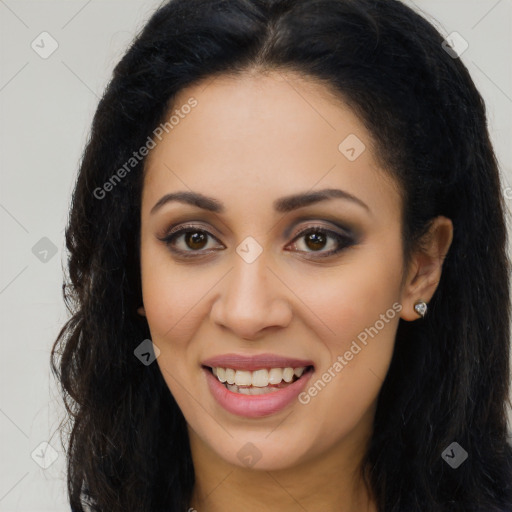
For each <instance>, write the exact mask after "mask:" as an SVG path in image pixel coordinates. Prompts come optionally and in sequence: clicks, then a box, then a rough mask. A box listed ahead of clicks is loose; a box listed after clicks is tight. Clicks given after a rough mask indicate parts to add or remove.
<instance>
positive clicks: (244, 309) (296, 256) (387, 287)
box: [139, 72, 452, 512]
mask: <svg viewBox="0 0 512 512" xmlns="http://www.w3.org/2000/svg"><path fill="white" fill-rule="evenodd" d="M190 97H194V98H195V99H196V100H197V101H198V104H197V106H196V107H195V108H194V109H193V110H192V112H191V113H190V114H188V115H187V116H185V118H184V119H181V120H180V122H179V124H177V125H176V126H175V127H174V128H173V129H172V130H171V131H169V133H168V134H165V135H164V137H163V138H162V140H161V141H159V142H158V144H157V146H156V147H155V148H154V149H153V150H152V151H151V152H150V154H149V156H148V159H147V161H146V170H145V172H146V175H145V182H144V187H143V197H142V209H141V247H140V250H141V274H142V284H143V301H144V304H143V307H141V308H140V309H139V313H140V314H141V315H145V316H146V318H147V321H148V324H149V327H150V331H151V335H152V340H153V343H154V344H155V345H156V346H157V347H158V348H159V350H160V355H159V357H158V358H157V363H158V365H159V368H160V369H161V371H162V374H163V377H164V379H165V381H166V383H167V385H168V386H169V389H170V391H171V392H172V394H173V396H174V397H175V399H176V401H177V402H178V404H179V406H180V408H181V410H182V411H183V414H184V416H185V418H186V420H187V423H188V429H189V436H190V445H191V450H192V457H193V462H194V468H195V473H196V486H195V489H194V495H193V499H192V502H191V506H193V507H195V508H196V509H197V510H199V511H201V512H211V511H220V510H233V509H235V508H236V507H243V510H248V511H252V510H254V511H256V510H262V509H263V510H279V511H281V512H282V511H288V510H289V511H292V510H294V511H296V510H302V509H301V507H303V508H304V510H329V511H331V510H332V511H334V510H336V511H343V512H355V511H359V512H360V511H363V510H369V511H375V510H376V507H375V503H374V502H373V500H372V497H371V495H370V494H369V493H368V492H367V491H366V489H365V488H364V487H363V486H362V485H361V482H360V480H359V479H358V477H357V470H358V467H359V463H360V460H361V457H362V456H363V453H364V451H365V449H366V446H367V443H368V440H369V438H370V436H371V432H372V420H373V416H374V413H375V406H376V402H377V397H378V393H379V390H380V388H381V386H382V382H383V380H384V378H385V375H386V372H387V370H388V367H389V364H390V361H391V357H392V354H393V347H394V340H395V334H396V329H397V326H398V321H399V317H401V318H403V319H404V320H407V321H414V320H417V319H418V318H419V317H418V315H417V314H416V313H415V312H414V309H413V306H414V302H415V301H416V300H417V299H420V298H421V299H423V300H425V302H427V303H428V301H429V300H430V298H431V297H432V295H433V293H434V291H435V288H436V286H437V283H438V281H439V278H440V274H441V269H442V261H443V258H444V256H445V255H446V252H447V251H448V248H449V245H450V243H451V239H452V225H451V222H450V221H449V220H448V219H446V218H443V217H439V218H437V219H436V220H435V222H434V223H433V226H432V228H431V231H430V236H429V237H428V240H427V243H426V245H425V247H424V248H423V249H422V251H421V252H420V251H417V253H415V254H414V257H413V259H412V261H411V264H410V266H409V268H408V269H406V268H404V262H403V256H402V240H401V224H400V219H401V207H402V204H401V199H400V195H399V191H398V188H397V184H396V183H395V182H394V181H393V180H392V179H390V178H389V176H388V174H386V173H385V172H384V171H383V170H382V169H380V168H379V166H378V164H377V158H376V155H375V154H374V152H373V144H372V141H371V137H370V134H369V133H368V132H367V130H366V129H365V128H364V126H363V124H362V122H361V121H360V120H359V119H358V118H357V117H356V116H355V115H354V113H352V111H351V110H350V109H349V108H348V107H346V106H344V104H342V103H341V102H340V101H338V102H335V101H334V99H333V97H332V96H330V95H329V93H328V90H327V89H325V88H324V86H323V85H321V84H318V83H314V82H312V81H307V80H304V79H302V78H301V77H299V76H298V75H295V74H293V73H291V72H286V73H282V72H271V73H269V74H262V73H257V72H255V73H247V74H245V75H243V76H239V77H236V78H234V77H227V76H219V77H216V78H215V79H214V80H213V81H212V80H211V79H210V80H208V81H205V82H203V83H200V84H197V85H195V86H193V87H189V88H186V89H184V90H182V91H181V92H180V94H179V96H178V97H177V98H176V99H175V103H174V108H179V106H180V105H183V104H185V103H186V102H187V101H188V99H189V98H190ZM350 134H356V135H357V137H358V138H359V139H360V140H361V141H363V143H364V144H365V146H366V149H365V151H363V152H362V153H361V155H360V156H359V157H358V158H356V159H355V160H354V161H350V160H349V159H348V158H346V156H345V155H344V154H342V152H340V151H339V149H338V146H339V145H340V143H341V142H342V141H343V140H344V139H345V138H346V137H347V136H348V135H350ZM325 188H336V189H342V190H344V191H346V192H348V193H350V194H352V195H353V196H355V197H357V198H358V199H359V200H361V201H363V202H364V203H365V204H366V205H367V207H368V209H366V208H365V207H362V206H360V205H359V204H357V203H356V202H354V201H350V200H347V199H339V198H336V199H329V200H324V201H321V202H318V203H315V204H312V205H309V206H306V207H303V208H300V209H298V210H295V211H292V212H289V213H286V214H283V213H277V212H276V211H274V209H273V204H272V203H273V201H274V200H275V199H277V198H280V197H282V196H287V195H290V194H293V193H298V192H307V191H312V190H320V189H325ZM177 191H194V192H200V193H203V194H205V195H208V196H211V197H214V198H216V199H217V200H219V201H221V202H222V203H224V205H225V208H226V211H225V213H223V214H217V213H211V212H207V211H204V210H201V209H199V208H198V207H195V206H191V205H186V204H183V203H179V202H172V203H167V204H165V205H164V206H162V207H161V208H160V209H159V210H157V211H156V212H155V213H153V214H151V213H150V211H151V209H152V208H153V206H154V205H155V203H157V201H158V200H159V199H160V198H161V197H162V196H163V195H165V194H167V193H170V192H177ZM333 222H334V223H338V224H340V225H341V226H346V227H347V228H348V229H350V230H351V231H352V232H353V233H354V234H355V237H354V238H355V240H354V242H353V243H352V245H348V246H347V247H345V248H344V249H343V250H341V251H340V252H339V253H337V254H334V255H332V256H328V257H324V258H322V254H324V253H326V252H328V251H329V250H331V249H335V248H336V247H338V244H337V242H336V239H335V238H333V237H332V236H330V237H329V238H327V239H326V242H325V245H322V244H319V245H315V244H314V243H312V242H311V241H309V242H308V236H307V234H306V235H302V236H301V237H299V238H296V235H297V234H298V233H299V232H300V231H301V230H302V229H303V228H306V227H315V226H320V227H324V228H326V229H330V230H333V231H335V232H338V233H340V234H343V233H344V231H343V229H342V228H340V227H337V226H336V225H335V224H333ZM184 223H191V224H194V226H197V229H201V230H203V231H208V232H209V233H211V235H212V236H211V237H209V238H208V239H207V241H205V242H204V244H203V245H194V244H193V243H191V244H189V245H187V244H186V241H187V238H186V235H181V236H178V238H177V239H176V240H175V242H174V246H175V247H177V248H178V249H181V250H183V251H188V252H189V253H190V252H193V251H194V247H199V249H195V250H196V253H195V254H197V252H199V253H201V252H202V253H203V254H204V253H207V252H208V251H209V250H210V249H214V248H217V249H218V250H217V251H214V252H211V253H210V254H206V255H203V256H196V257H195V258H189V259H188V260H187V259H184V258H182V257H181V258H180V257H179V256H177V255H175V254H173V253H172V252H171V250H170V247H168V246H167V245H166V243H165V242H163V241H162V240H160V239H161V238H163V237H164V236H165V235H166V232H167V231H168V230H169V228H170V227H171V226H173V225H178V224H184ZM287 229H288V230H289V232H288V233H286V230H287ZM248 236H250V237H253V238H254V239H255V240H256V241H257V242H258V244H259V245H260V246H261V248H262V253H261V254H260V255H259V257H258V258H257V259H256V260H255V261H254V262H252V263H250V264H249V263H247V262H246V261H244V259H242V258H241V257H240V256H239V254H238V253H237V252H236V248H237V246H239V245H240V244H241V243H242V241H244V239H245V238H246V237H248ZM189 242H190V240H189ZM393 304H395V305H396V304H399V305H401V311H400V312H399V313H396V311H395V313H396V314H394V315H393V317H392V318H390V317H391V314H390V313H388V315H387V316H386V319H387V321H386V322H383V323H384V327H383V328H381V329H380V330H379V331H378V334H377V335H374V336H373V338H372V337H368V341H367V344H366V345H362V344H361V343H359V345H360V346H361V350H360V351H359V352H358V353H357V355H355V356H354V357H353V359H352V360H351V361H349V362H348V364H347V365H346V366H345V367H344V368H343V370H342V371H340V372H338V373H337V374H336V376H335V377H334V378H332V379H331V381H330V382H329V383H328V384H327V385H326V386H325V387H324V388H323V389H322V390H321V391H320V392H318V394H317V395H316V396H315V397H313V398H311V400H310V401H309V403H307V404H302V403H299V402H297V401H294V402H293V403H292V404H290V405H289V406H288V407H286V408H285V409H284V410H282V411H280V412H278V413H276V414H272V415H269V416H266V417H263V418H258V419H247V418H242V417H238V416H235V415H233V414H231V413H228V412H227V411H225V410H224V409H223V408H221V407H220V406H219V405H218V404H217V403H216V402H215V400H214V399H213V397H212V395H211V394H210V392H209V389H208V387H207V384H206V380H205V374H204V371H203V370H202V368H201V361H203V360H205V359H206V358H209V357H212V356H215V355H220V354H226V353H239V354H245V355H252V354H260V353H273V354H278V355H282V356H289V357H298V358H302V359H311V360H312V361H313V362H314V366H315V372H314V375H313V376H312V377H311V380H310V383H314V382H315V381H316V380H317V379H319V378H320V377H321V375H322V374H323V373H324V372H326V371H327V370H328V368H330V367H332V366H333V363H334V362H335V361H336V359H337V357H338V356H340V355H341V356H343V354H345V353H346V352H347V350H349V348H350V346H351V344H352V342H353V341H354V340H357V337H358V335H359V334H360V333H361V332H363V331H364V330H365V328H369V327H371V326H374V325H375V324H376V322H377V321H378V320H379V319H382V316H381V315H386V312H387V311H388V310H390V308H391V310H392V311H394V310H393V309H392V306H393ZM427 314H428V313H427ZM411 342H414V340H411ZM248 442H250V443H252V444H253V445H254V446H255V447H256V448H257V450H258V452H259V453H260V454H261V458H260V460H259V461H258V462H257V463H256V464H255V465H254V466H253V467H247V466H245V465H244V463H243V462H242V461H241V460H240V459H239V458H238V456H237V453H238V452H239V450H240V449H241V448H242V447H244V445H246V443H248Z"/></svg>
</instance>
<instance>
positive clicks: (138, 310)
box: [137, 306, 146, 316]
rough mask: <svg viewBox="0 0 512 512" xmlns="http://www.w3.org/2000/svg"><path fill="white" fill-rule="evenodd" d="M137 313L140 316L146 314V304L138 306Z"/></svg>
mask: <svg viewBox="0 0 512 512" xmlns="http://www.w3.org/2000/svg"><path fill="white" fill-rule="evenodd" d="M137 313H138V314H139V315H140V316H146V310H145V309H144V306H140V307H139V308H137Z"/></svg>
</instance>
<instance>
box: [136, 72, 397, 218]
mask: <svg viewBox="0 0 512 512" xmlns="http://www.w3.org/2000/svg"><path fill="white" fill-rule="evenodd" d="M187 105H195V106H194V107H192V108H189V107H188V106H187ZM171 115H174V116H173V123H172V125H168V126H167V131H164V132H163V135H162V136H161V140H155V142H156V143H157V144H156V147H155V148H154V149H152V150H151V152H150V153H149V155H148V157H147V160H146V166H145V173H146V176H145V183H144V191H143V204H144V203H146V204H145V208H149V207H151V205H152V204H153V203H155V202H156V201H157V200H158V199H159V197H160V196H161V195H162V194H164V193H166V192H169V191H173V190H187V189H189V190H194V191H199V192H202V193H204V194H206V195H212V191H215V195H216V196H218V197H219V199H221V200H223V202H226V203H227V204H228V209H229V204H230V203H238V206H241V207H242V206H243V207H245V208H248V207H250V206H251V205H252V206H256V205H257V206H258V207H261V205H262V201H264V200H265V199H268V201H269V205H270V203H271V202H272V200H273V199H274V198H275V197H280V196H283V195H288V194H290V193H293V192H303V191H305V190H311V189H319V188H328V187H338V188H343V189H344V190H347V191H348V192H349V193H352V194H354V195H358V196H359V197H360V198H361V199H362V200H363V201H365V202H373V203H374V204H375V205H376V206H377V207H378V208H381V209H382V208H384V209H386V208H387V209H388V210H390V209H391V210H393V209H395V210H396V209H397V208H398V205H397V202H398V195H397V191H396V190H395V188H396V185H395V184H394V183H391V182H390V180H389V177H388V175H387V173H384V172H383V170H382V169H380V168H379V167H378V164H377V159H376V158H375V157H374V148H373V142H372V140H371V137H370V134H369V133H368V131H367V130H366V129H365V127H364V125H363V123H362V122H361V120H360V119H359V118H358V117H357V116H356V115H355V114H354V112H353V111H352V110H351V109H350V108H348V107H347V106H346V105H345V104H344V103H343V102H342V101H341V99H340V98H337V97H335V96H334V95H333V94H332V93H331V92H330V91H329V89H327V88H326V87H325V86H324V85H322V84H319V83H315V82H313V81H311V80H307V79H303V78H302V77H300V76H298V75H296V74H293V73H288V72H286V73H284V72H273V73H269V74H264V75H262V74H256V73H254V74H247V75H242V76H237V77H228V76H218V77H215V78H213V79H212V78H210V79H208V80H204V81H202V82H200V83H198V84H196V85H194V86H191V87H187V88H185V89H183V90H181V91H180V93H179V94H178V95H177V96H176V97H175V99H174V102H173V107H172V109H171V111H170V112H169V113H168V116H167V117H168V118H170V116H171ZM354 157H355V158H354ZM223 198H224V199H225V201H224V199H223ZM147 203H151V205H150V204H147ZM391 210H390V211H391Z"/></svg>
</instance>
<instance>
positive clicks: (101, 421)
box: [51, 0, 512, 512]
mask: <svg viewBox="0 0 512 512" xmlns="http://www.w3.org/2000/svg"><path fill="white" fill-rule="evenodd" d="M442 42H443V37H442V36H441V35H440V33H439V32H438V31H437V30H436V29H435V28H434V27H433V26H432V25H431V24H430V23H429V22H427V21H426V20H425V19H424V18H423V17H421V16H420V15H418V14H417V13H415V12H414V11H413V10H412V9H410V8H408V7H407V6H405V5H404V4H402V3H401V2H399V1H397V0H171V1H169V2H167V3H165V4H163V5H162V6H161V7H160V8H159V9H158V10H157V11H156V12H155V13H154V15H153V16H152V17H151V19H150V20H149V21H148V22H147V24H146V25H145V27H144V28H143V30H142V31H141V32H140V34H139V35H138V36H137V37H136V39H135V40H134V42H133V43H132V45H131V46H130V48H129V49H128V51H127V52H126V54H125V55H124V57H123V58H122V60H121V61H120V62H119V63H118V64H117V66H116V67H115V69H114V73H113V77H112V80H111V81H110V83H109V85H108V87H107V89H106V91H105V93H104V95H103V97H102V98H101V101H100V102H99V105H98V108H97V111H96V113H95V116H94V120H93V124H92V130H91V134H90V138H89V140H88V143H87V145H86V148H85V151H84V154H83V158H82V161H81V164H80V169H79V175H78V178H77V182H76V187H75V189H74V193H73V198H72V205H71V211H70V217H69V222H68V225H67V228H66V244H67V249H68V251H69V259H68V269H69V276H66V277H67V278H66V280H65V284H64V286H63V289H64V298H65V301H66V305H67V307H68V308H69V310H70V312H71V313H72V316H71V318H70V319H69V320H68V322H67V323H66V324H65V325H64V327H63V328H62V330H61V332H60V333H59V335H58V338H57V340H56V341H55V344H54V346H53V348H52V355H51V365H52V371H53V372H54V373H55V375H56V376H57V378H58V379H59V381H60V384H61V387H62V393H63V397H64V401H65V404H66V408H67V411H68V414H69V424H70V425H71V428H70V436H69V441H68V445H67V451H68V468H67V469H68V480H67V484H68V492H69V498H70V503H71V506H72V508H73V509H74V510H75V511H83V510H94V511H102V512H107V511H108V512H117V511H123V512H125V511H127V510H130V511H136V512H150V511H151V512H155V511H157V510H162V511H163V510H167V511H178V510H186V508H187V507H188V506H189V499H190V496H191V491H192V488H193V484H194V470H193V465H192V459H191V454H190V449H189V444H188V437H187V430H186V423H185V419H184V417H183V415H182V413H181V411H180V409H179V408H178V406H177V404H176V402H175V401H174V399H173V397H172V395H171V393H170V391H169V389H168V387H167V386H166V383H165V381H164V379H163V377H162V375H161V373H160V370H159V368H158V365H157V364H151V365H148V366H146V365H144V364H141V361H140V360H139V359H138V358H137V357H135V356H134V350H135V348H136V347H137V346H138V345H139V344H140V343H141V342H142V341H143V340H145V339H148V338H150V333H149V328H148V325H147V321H146V320H145V318H143V317H140V316H139V315H138V314H137V313H136V309H137V307H138V306H140V305H141V304H142V294H141V283H140V262H139V232H140V219H139V217H140V202H141V187H142V183H143V181H142V178H143V170H144V159H141V160H140V161H138V162H137V163H136V165H133V167H132V168H129V172H128V171H127V172H125V173H124V175H123V177H122V179H120V180H116V181H113V180H112V176H113V175H114V174H115V173H116V172H117V171H118V169H120V168H122V167H123V165H125V164H126V162H127V161H129V159H130V158H131V157H132V155H133V152H134V151H137V150H138V149H139V148H140V147H142V146H143V145H144V144H145V142H146V141H147V138H148V136H152V134H153V132H154V130H155V127H157V126H158V125H159V124H160V123H162V122H165V120H166V118H167V117H168V116H169V112H170V110H171V109H172V108H174V107H178V105H174V98H175V95H176V94H177V92H179V91H180V90H181V89H183V88H184V87H186V86H188V85H192V84H194V83H198V82H199V81H200V80H202V79H205V78H208V77H214V76H215V75H220V74H231V75H237V74H239V73H243V72H246V71H248V70H258V71H265V70H283V71H286V70H289V71H295V72H299V73H301V74H302V75H304V76H307V77H310V78H313V79H315V80H317V81H319V82H320V83H323V84H325V85H326V87H329V88H330V89H331V90H332V91H334V92H335V93H336V94H337V95H338V96H339V97H340V98H342V99H343V100H344V101H345V102H346V103H347V104H348V105H349V106H350V107H351V108H352V109H353V111H354V112H355V113H356V114H357V115H358V116H359V117H360V119H361V120H362V121H363V122H364V124H365V126H366V127H367V128H368V130H369V132H370V133H371V134H372V137H373V138H374V140H375V147H376V151H377V156H378V158H379V159H380V161H381V162H382V165H383V167H384V168H385V169H386V171H387V172H389V173H390V175H391V176H393V177H394V179H395V180H396V183H397V186H399V188H400V191H401V193H402V196H403V226H402V230H403V245H404V253H405V255H406V256H407V257H408V256H410V254H411V251H412V250H413V249H414V248H415V247H416V244H417V243H418V242H419V241H420V239H421V235H422V234H424V233H425V231H426V229H427V227H428V225H429V221H431V220H432V219H433V218H434V217H435V216H437V215H444V216H446V217H449V218H450V219H452V222H453V225H454V238H453V242H452V246H451V248H450V251H449V253H448V256H447V258H446V259H445V262H444V267H443V274H442V278H441V281H440V282H439V286H438V289H437V291H436V293H435V294H434V297H433V299H432V300H431V302H430V304H429V312H428V314H427V316H426V317H425V319H424V320H423V321H418V322H404V321H403V320H400V323H399V326H398V333H397V337H396V346H395V351H394V355H393V359H392V362H391V366H390V369H389V372H388V374H387V376H386V379H385V381H384V383H383V386H382V389H381V392H380V394H379V398H378V407H377V411H376V417H375V422H374V434H373V437H372V439H371V444H370V447H369V450H368V452H367V453H366V455H365V459H364V465H363V467H362V468H361V471H362V474H363V475H368V485H369V486H371V489H372V491H373V493H374V495H375V497H376V499H377V503H378V507H379V511H381V512H384V511H385V512H416V511H422V512H424V511H429V512H435V511H450V512H454V511H468V510H479V511H486V512H492V511H498V510H512V453H511V452H512V448H511V446H510V445H508V444H507V416H506V412H507V404H509V403H510V402H509V400H510V398H509V385H510V384H509V382H510V368H509V354H510V345H509V343H510V340H509V326H510V322H509V321H510V298H509V283H508V276H509V272H508V271H509V262H508V259H507V255H506V224H505V219H504V204H503V198H502V195H501V189H500V180H499V173H498V165H497V160H496V157H495V154H494V152H493V148H492V146H491V143H490V140H489V134H488V130H487V124H486V113H485V105H484V101H483V99H482V97H481V95H480V94H479V92H478V91H477V89H476V88H475V85H474V83H473V82H472V80H471V78H470V75H469V73H468V71H467V69H466V67H465V66H464V65H463V63H462V62H461V60H460V58H453V56H452V55H449V54H448V53H447V52H446V51H445V49H444V48H443V46H442ZM132 163H133V162H132ZM124 168H125V170H126V169H127V167H126V165H125V167H124ZM118 176H119V174H118ZM109 180H110V181H109ZM107 182H108V183H110V184H111V185H110V186H108V187H106V186H105V184H106V183H107ZM107 188H108V193H105V194H103V193H102V194H99V193H98V192H97V191H98V190H99V189H101V190H103V191H105V190H106V189H107ZM95 191H96V192H95ZM57 355H59V357H60V360H59V361H58V362H57V361H56V359H57ZM452 442H456V443H458V444H459V445H460V446H461V447H462V448H463V449H464V450H465V451H466V452H467V453H468V458H467V459H466V460H465V461H464V462H463V463H462V464H461V465H460V466H459V467H458V468H457V469H453V468H452V467H450V465H449V464H448V463H447V462H446V460H445V458H443V457H442V453H443V451H444V450H445V449H446V448H447V447H449V446H450V445H451V443H452Z"/></svg>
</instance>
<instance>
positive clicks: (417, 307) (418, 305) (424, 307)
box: [414, 300, 427, 318]
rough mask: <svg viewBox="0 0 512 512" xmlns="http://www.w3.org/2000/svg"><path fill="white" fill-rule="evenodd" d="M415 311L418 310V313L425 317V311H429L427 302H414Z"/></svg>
mask: <svg viewBox="0 0 512 512" xmlns="http://www.w3.org/2000/svg"><path fill="white" fill-rule="evenodd" d="M414 311H416V313H418V315H420V316H421V318H423V317H424V316H425V313H426V312H427V304H426V302H424V301H422V300H417V301H416V302H415V303H414Z"/></svg>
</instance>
